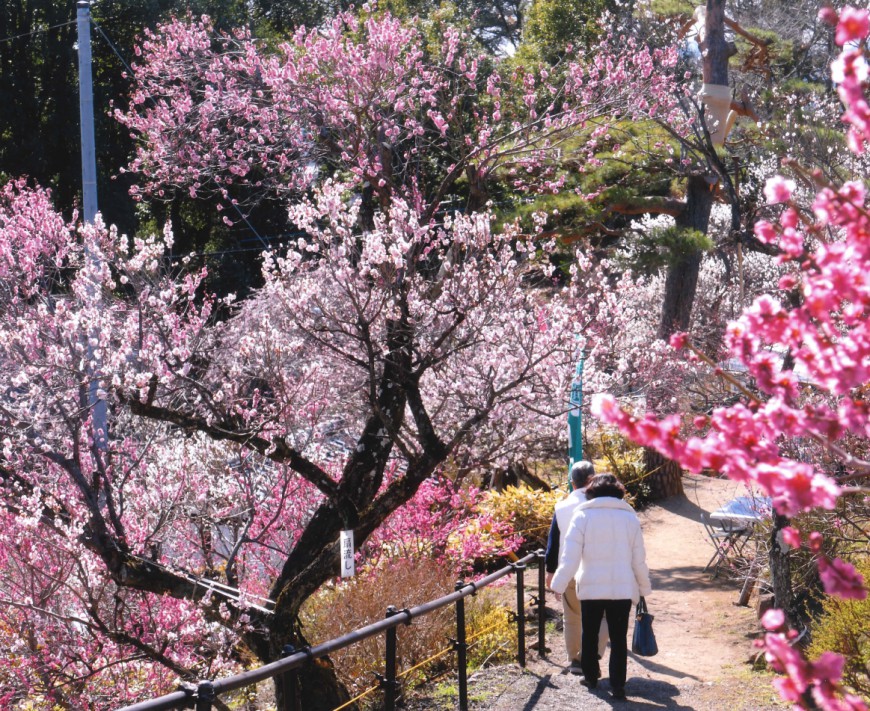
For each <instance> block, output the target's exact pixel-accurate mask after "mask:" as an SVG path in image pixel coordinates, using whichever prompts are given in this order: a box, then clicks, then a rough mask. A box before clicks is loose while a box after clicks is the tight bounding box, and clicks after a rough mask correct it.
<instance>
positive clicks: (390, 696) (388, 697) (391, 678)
mask: <svg viewBox="0 0 870 711" xmlns="http://www.w3.org/2000/svg"><path fill="white" fill-rule="evenodd" d="M398 612H399V611H398V610H397V609H396V608H395V607H393V606H392V605H390V606H389V607H388V608H387V614H386V616H387V617H392V616H393V615H396V614H398ZM396 635H397V632H396V628H395V627H390V629H388V630H387V649H386V659H385V660H384V678H383V679H381V686H382V687H383V689H384V710H385V711H396V687H397V686H398V682H397V681H396Z"/></svg>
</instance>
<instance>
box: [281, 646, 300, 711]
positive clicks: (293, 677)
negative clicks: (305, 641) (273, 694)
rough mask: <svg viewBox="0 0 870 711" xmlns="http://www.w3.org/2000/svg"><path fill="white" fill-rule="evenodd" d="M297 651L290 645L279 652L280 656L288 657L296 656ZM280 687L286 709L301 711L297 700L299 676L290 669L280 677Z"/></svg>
mask: <svg viewBox="0 0 870 711" xmlns="http://www.w3.org/2000/svg"><path fill="white" fill-rule="evenodd" d="M297 651H298V650H297V649H296V647H294V646H293V645H292V644H286V645H284V648H283V649H282V650H281V656H283V657H290V656H292V655H294V654H296V652H297ZM281 686H282V688H283V689H284V703H285V704H287V707H286V708H287V709H289V710H290V711H302V706H301V700H300V699H299V675H298V674H297V673H296V670H295V669H291V670H290V671H288V672H284V673H283V674H282V675H281ZM285 711H286V709H285Z"/></svg>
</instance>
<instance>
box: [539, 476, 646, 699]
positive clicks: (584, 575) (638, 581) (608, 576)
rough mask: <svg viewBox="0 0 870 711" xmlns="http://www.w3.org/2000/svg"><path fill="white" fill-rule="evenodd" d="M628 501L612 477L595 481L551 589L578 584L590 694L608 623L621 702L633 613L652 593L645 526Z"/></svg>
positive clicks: (569, 534) (583, 661)
mask: <svg viewBox="0 0 870 711" xmlns="http://www.w3.org/2000/svg"><path fill="white" fill-rule="evenodd" d="M624 497H625V488H624V487H623V486H622V484H620V483H619V480H618V479H617V478H616V477H615V476H613V475H612V474H598V475H597V476H595V477H593V478H592V480H591V481H590V482H589V485H588V486H587V487H586V498H587V501H586V503H584V504H581V505H580V506H578V507H577V508H576V509H575V511H574V516H573V517H572V519H571V524H570V526H569V527H568V532H567V534H566V535H565V546H564V548H563V549H562V551H561V554H560V556H559V567H558V568H557V569H556V573H555V574H554V575H553V582H552V583H551V584H550V587H551V588H552V589H553V590H554V591H555V592H557V593H562V592H564V591H565V589H566V588H567V587H568V585H569V584H570V583H571V582H572V580H573V582H574V585H575V589H576V590H577V598H578V599H579V600H580V616H581V619H582V623H583V637H582V642H581V649H580V666H581V668H582V670H583V676H584V679H583V684H584V685H585V686H587V687H588V688H590V689H594V688H596V686H597V685H598V679H599V677H600V676H601V667H600V665H599V663H598V628H599V626H600V625H601V619H602V617H606V618H607V626H608V627H609V628H610V664H609V671H610V686H611V689H612V693H613V697H614V698H617V699H624V698H625V677H626V665H627V663H628V641H627V640H628V619H629V617H630V615H631V607H632V604H633V603H636V602H637V601H638V600H639V599H640V597H641V596H645V595H649V594H650V592H651V591H652V588H651V587H650V581H649V569H648V568H647V565H646V551H645V550H644V546H643V535H642V534H641V530H640V521H638V518H637V514H635V513H634V509H632V508H631V506H629V505H628V504H627V503H626V502H625V501H623V498H624Z"/></svg>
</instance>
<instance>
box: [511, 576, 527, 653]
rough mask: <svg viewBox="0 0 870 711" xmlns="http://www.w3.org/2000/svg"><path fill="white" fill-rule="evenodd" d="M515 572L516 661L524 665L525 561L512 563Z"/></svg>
mask: <svg viewBox="0 0 870 711" xmlns="http://www.w3.org/2000/svg"><path fill="white" fill-rule="evenodd" d="M512 567H513V569H514V570H515V571H516V573H517V661H518V662H519V665H520V666H521V667H524V666H526V606H525V600H526V585H525V580H524V579H523V571H524V570H525V569H526V564H525V563H513V564H512Z"/></svg>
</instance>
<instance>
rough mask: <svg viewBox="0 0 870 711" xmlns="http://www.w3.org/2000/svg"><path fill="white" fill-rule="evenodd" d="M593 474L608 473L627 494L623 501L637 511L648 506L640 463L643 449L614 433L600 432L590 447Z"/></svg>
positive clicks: (644, 470)
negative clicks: (620, 484)
mask: <svg viewBox="0 0 870 711" xmlns="http://www.w3.org/2000/svg"><path fill="white" fill-rule="evenodd" d="M592 453H593V454H594V459H593V464H594V465H595V471H596V472H599V473H600V472H610V473H611V474H613V475H614V476H615V477H616V478H617V479H619V481H620V482H622V485H623V486H624V487H625V490H626V492H627V496H626V497H625V498H626V501H628V503H630V504H631V505H632V506H633V507H634V508H636V509H640V508H643V507H644V506H646V505H647V504H648V503H649V502H650V500H651V499H650V487H649V484H647V482H646V477H647V476H649V474H648V473H647V471H646V467H645V466H644V461H643V448H642V447H639V446H637V445H636V444H634V443H633V442H631V441H629V440H628V439H626V438H625V437H623V436H622V435H621V434H619V433H618V432H614V431H610V430H604V429H602V430H600V431H599V432H598V436H597V438H596V439H595V441H594V443H593V447H592Z"/></svg>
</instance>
